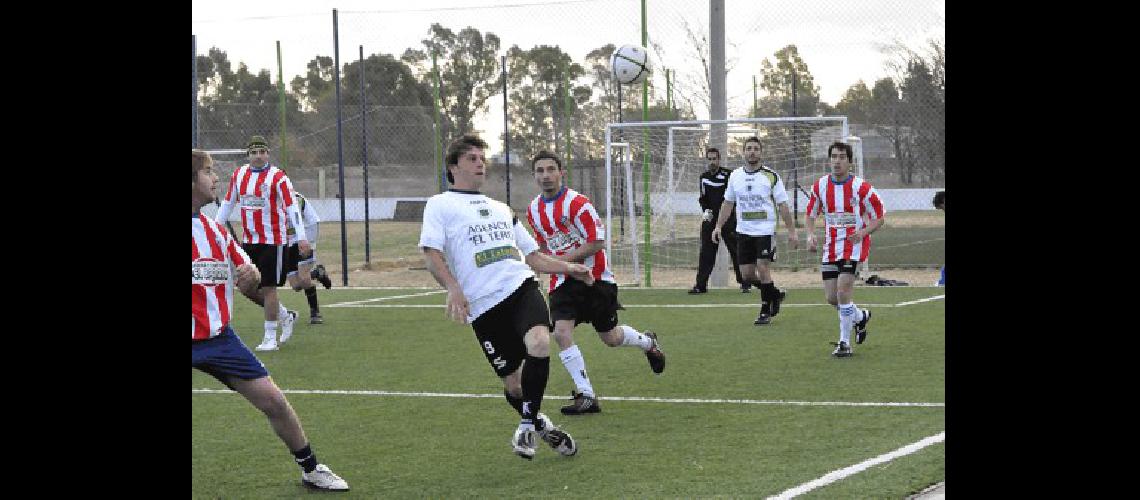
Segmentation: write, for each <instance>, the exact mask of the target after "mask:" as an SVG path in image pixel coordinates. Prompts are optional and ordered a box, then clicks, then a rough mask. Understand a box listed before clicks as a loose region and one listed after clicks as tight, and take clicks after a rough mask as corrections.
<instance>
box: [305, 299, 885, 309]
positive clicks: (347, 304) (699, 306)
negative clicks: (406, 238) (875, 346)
mask: <svg viewBox="0 0 1140 500" xmlns="http://www.w3.org/2000/svg"><path fill="white" fill-rule="evenodd" d="M388 298H395V297H388ZM373 300H375V299H373ZM357 302H365V301H357ZM859 305H860V306H864V307H897V304H859ZM444 306H446V304H359V303H356V302H341V303H338V304H329V305H324V304H322V305H321V307H379V308H388V307H409V308H442V307H444ZM822 306H827V307H831V308H834V307H835V306H833V305H831V304H828V303H820V304H781V305H780V307H822ZM622 307H624V308H626V309H634V308H660V307H667V308H670V309H672V308H697V309H709V308H720V307H751V308H757V307H760V305H759V304H632V305H630V304H622Z"/></svg>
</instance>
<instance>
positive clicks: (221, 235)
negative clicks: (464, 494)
mask: <svg viewBox="0 0 1140 500" xmlns="http://www.w3.org/2000/svg"><path fill="white" fill-rule="evenodd" d="M192 157H193V161H192V169H191V174H192V177H193V190H192V194H191V197H190V198H191V201H192V202H193V203H192V204H193V223H192V230H191V234H192V239H193V246H192V247H191V248H192V253H191V258H190V267H191V276H192V278H191V289H192V292H193V294H192V299H191V309H190V311H191V313H190V319H191V322H190V323H191V328H190V338H191V340H190V342H191V353H192V361H191V365H190V366H191V367H192V368H196V369H198V370H202V371H203V372H205V373H208V374H210V375H211V376H213V377H214V378H216V379H218V381H219V382H221V383H223V384H225V385H226V387H229V388H230V389H233V390H234V391H237V392H238V393H240V394H241V395H242V396H244V397H245V398H246V399H247V400H249V402H250V403H253V406H254V407H256V408H257V409H258V410H261V412H262V413H264V414H265V416H266V417H268V419H269V424H270V426H271V427H273V431H274V432H276V433H277V436H278V437H279V438H281V441H283V442H284V443H285V445H286V446H287V447H288V448H289V451H291V452H292V453H293V457H294V459H295V460H296V462H297V464H298V465H300V467H301V482H302V484H304V485H305V486H308V487H310V488H316V489H322V490H336V491H347V490H348V483H346V482H345V481H344V479H341V478H340V477H339V476H337V475H336V474H334V473H333V472H332V471H331V470H329V468H328V466H327V465H324V464H322V463H319V462H318V461H317V456H316V454H314V453H313V450H312V447H311V446H310V445H309V440H308V438H306V437H305V431H304V429H302V428H301V420H300V419H299V418H298V417H297V413H296V412H295V411H293V407H292V406H291V405H290V404H289V401H288V400H287V399H285V395H284V394H282V393H281V389H279V388H278V387H277V384H274V383H273V379H272V378H271V377H270V376H269V372H268V371H266V369H265V365H264V364H262V363H261V361H258V359H257V357H256V356H254V354H253V353H252V352H250V351H249V348H247V347H246V346H245V344H244V343H243V342H242V341H241V338H240V337H238V336H237V334H235V333H234V330H233V328H232V327H231V326H230V319H231V318H232V317H233V287H234V281H235V277H236V281H237V284H238V286H243V287H244V286H248V285H253V284H256V283H257V282H258V281H259V280H260V279H261V276H260V273H258V271H257V268H256V267H254V266H253V265H252V264H251V263H250V258H249V256H248V255H246V253H245V251H243V250H242V249H241V248H240V247H238V245H237V242H235V241H234V239H233V237H232V236H231V235H230V234H229V233H227V232H226V230H225V228H224V224H223V223H218V222H216V221H213V220H210V219H209V218H208V217H206V216H204V215H202V214H201V213H200V210H201V208H202V206H203V205H205V204H207V203H211V202H213V201H214V196H215V195H214V189H215V188H216V187H217V183H218V175H217V174H216V173H214V170H213V163H214V162H213V159H212V158H210V155H209V154H207V153H206V152H204V151H200V150H197V149H195V150H192ZM231 266H232V270H231Z"/></svg>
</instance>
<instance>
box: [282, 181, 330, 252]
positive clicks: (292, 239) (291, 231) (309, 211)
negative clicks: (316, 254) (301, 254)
mask: <svg viewBox="0 0 1140 500" xmlns="http://www.w3.org/2000/svg"><path fill="white" fill-rule="evenodd" d="M293 197H294V198H296V199H297V204H298V205H300V206H301V224H302V225H303V226H305V236H306V237H308V238H309V246H311V247H313V248H316V247H317V234H318V233H317V232H318V230H319V226H318V224H320V222H321V217H320V216H319V215H317V209H315V208H313V204H312V203H309V200H306V199H305V197H304V196H301V193H299V192H297V191H293ZM288 222H289V223H288V225H287V227H286V228H285V234H287V235H288V236H289V246H293V245H296V244H297V230H296V229H295V228H293V221H292V219H290V220H289V221H288Z"/></svg>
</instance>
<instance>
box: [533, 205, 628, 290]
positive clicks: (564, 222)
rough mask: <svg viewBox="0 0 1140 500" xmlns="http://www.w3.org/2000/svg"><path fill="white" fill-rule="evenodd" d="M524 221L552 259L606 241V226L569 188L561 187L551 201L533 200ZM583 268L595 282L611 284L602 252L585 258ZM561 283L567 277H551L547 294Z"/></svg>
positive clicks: (608, 266) (557, 275) (612, 278)
mask: <svg viewBox="0 0 1140 500" xmlns="http://www.w3.org/2000/svg"><path fill="white" fill-rule="evenodd" d="M526 220H527V222H529V223H530V227H531V228H532V229H534V236H535V239H537V240H538V244H539V245H541V246H545V247H546V248H547V249H549V250H550V252H551V253H552V254H554V255H566V254H568V253H570V252H571V251H572V250H574V249H575V248H579V247H581V246H582V245H585V244H586V243H590V242H594V241H605V239H606V225H605V223H604V222H602V218H601V217H599V216H598V211H597V210H595V209H594V205H593V204H592V203H590V199H589V198H587V197H586V196H585V195H583V194H581V193H579V192H577V191H575V190H573V189H570V188H568V187H563V188H562V191H561V192H559V193H558V194H557V195H555V196H554V198H552V199H546V198H544V197H543V196H542V195H538V196H537V197H535V198H534V201H532V202H530V207H529V208H528V209H527V211H526ZM582 264H584V265H585V266H586V267H589V268H590V269H592V270H593V272H592V273H591V274H593V275H594V279H595V280H601V281H608V282H610V283H614V273H613V272H612V271H611V270H610V264H609V259H607V258H606V251H605V250H598V251H597V253H595V254H594V255H591V256H589V257H586V260H585V261H583V262H582ZM564 282H566V275H564V274H553V275H551V276H550V291H554V289H555V288H558V286H559V285H561V284H562V283H564Z"/></svg>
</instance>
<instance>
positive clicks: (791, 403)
mask: <svg viewBox="0 0 1140 500" xmlns="http://www.w3.org/2000/svg"><path fill="white" fill-rule="evenodd" d="M191 392H192V393H193V394H237V393H236V392H234V391H231V390H229V389H191ZM281 392H284V393H285V394H339V395H348V396H407V397H426V398H468V399H470V398H502V397H503V395H502V393H499V394H463V393H454V392H403V391H349V390H310V389H282V390H281ZM545 399H567V400H569V399H571V398H569V397H565V396H546V397H545ZM605 399H606V400H607V401H644V402H650V403H696V404H754V405H784V406H873V407H932V408H942V407H945V406H946V403H893V402H884V403H877V402H861V401H783V400H764V399H694V398H643V397H640V396H606V398H605Z"/></svg>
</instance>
